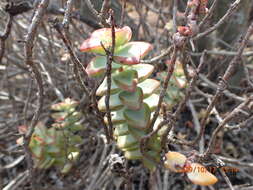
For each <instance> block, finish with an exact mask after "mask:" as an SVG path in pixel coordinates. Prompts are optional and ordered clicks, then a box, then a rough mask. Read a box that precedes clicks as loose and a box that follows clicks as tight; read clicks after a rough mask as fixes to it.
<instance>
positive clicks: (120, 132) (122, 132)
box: [113, 123, 129, 137]
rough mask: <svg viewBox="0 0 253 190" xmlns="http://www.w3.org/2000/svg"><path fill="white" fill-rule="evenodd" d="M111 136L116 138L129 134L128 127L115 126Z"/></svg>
mask: <svg viewBox="0 0 253 190" xmlns="http://www.w3.org/2000/svg"><path fill="white" fill-rule="evenodd" d="M113 134H114V136H116V137H118V136H122V135H127V134H129V130H128V125H127V124H125V123H124V124H120V125H116V127H115V129H114V132H113Z"/></svg>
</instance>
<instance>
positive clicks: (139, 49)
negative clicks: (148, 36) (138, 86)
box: [113, 42, 152, 65]
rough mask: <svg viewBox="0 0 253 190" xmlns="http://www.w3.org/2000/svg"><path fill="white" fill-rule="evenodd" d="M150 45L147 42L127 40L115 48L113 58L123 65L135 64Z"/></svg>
mask: <svg viewBox="0 0 253 190" xmlns="http://www.w3.org/2000/svg"><path fill="white" fill-rule="evenodd" d="M151 49H152V45H151V44H149V43H147V42H129V43H127V44H125V45H124V46H122V47H120V48H119V49H117V51H116V52H115V56H114V57H113V60H114V61H115V62H116V63H119V64H123V65H135V64H138V63H139V62H140V59H141V58H143V57H144V56H145V55H146V54H147V53H148V52H149V51H150V50H151Z"/></svg>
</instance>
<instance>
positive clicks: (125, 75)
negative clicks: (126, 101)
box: [113, 70, 138, 92]
mask: <svg viewBox="0 0 253 190" xmlns="http://www.w3.org/2000/svg"><path fill="white" fill-rule="evenodd" d="M137 77H138V76H137V72H136V71H135V70H125V71H122V72H119V73H117V74H115V75H114V76H113V81H114V82H115V84H116V85H117V86H118V87H119V88H121V89H123V90H125V91H129V92H134V91H135V89H136V86H137V82H138V79H137Z"/></svg>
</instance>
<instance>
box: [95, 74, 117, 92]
mask: <svg viewBox="0 0 253 190" xmlns="http://www.w3.org/2000/svg"><path fill="white" fill-rule="evenodd" d="M106 91H107V78H106V77H105V79H104V80H103V82H102V84H101V85H100V86H99V87H98V89H97V92H96V95H97V96H103V95H105V94H106ZM119 91H120V89H119V87H118V86H117V85H116V84H115V82H114V80H112V81H111V92H110V94H111V95H112V94H115V93H117V92H119Z"/></svg>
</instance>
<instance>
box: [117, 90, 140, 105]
mask: <svg viewBox="0 0 253 190" xmlns="http://www.w3.org/2000/svg"><path fill="white" fill-rule="evenodd" d="M119 99H120V101H121V102H122V104H124V105H125V106H126V107H127V108H129V109H132V110H138V109H140V107H141V104H142V99H143V93H142V90H141V88H139V87H138V88H136V90H135V91H134V92H128V91H122V92H120V93H119Z"/></svg>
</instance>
